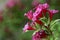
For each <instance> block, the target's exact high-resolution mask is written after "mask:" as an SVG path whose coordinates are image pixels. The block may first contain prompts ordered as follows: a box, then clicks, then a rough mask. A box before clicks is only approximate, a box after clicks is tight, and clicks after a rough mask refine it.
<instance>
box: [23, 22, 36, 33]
mask: <svg viewBox="0 0 60 40" xmlns="http://www.w3.org/2000/svg"><path fill="white" fill-rule="evenodd" d="M27 30H35V28H33V27H32V26H31V25H30V23H29V22H28V23H27V24H26V25H25V26H24V28H23V32H26V31H27Z"/></svg>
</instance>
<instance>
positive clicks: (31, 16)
mask: <svg viewBox="0 0 60 40" xmlns="http://www.w3.org/2000/svg"><path fill="white" fill-rule="evenodd" d="M24 16H27V17H28V19H30V20H32V18H33V12H32V10H30V11H28V12H27V13H25V14H24Z"/></svg>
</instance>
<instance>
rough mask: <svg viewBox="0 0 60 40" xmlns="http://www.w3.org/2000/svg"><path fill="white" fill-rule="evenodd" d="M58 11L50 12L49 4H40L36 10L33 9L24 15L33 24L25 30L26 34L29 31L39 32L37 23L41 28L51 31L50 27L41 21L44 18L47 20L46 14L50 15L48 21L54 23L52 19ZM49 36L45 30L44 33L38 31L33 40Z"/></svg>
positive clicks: (27, 25) (28, 24)
mask: <svg viewBox="0 0 60 40" xmlns="http://www.w3.org/2000/svg"><path fill="white" fill-rule="evenodd" d="M57 12H58V10H50V9H49V5H48V4H47V3H44V4H38V5H37V6H36V7H35V8H33V9H32V10H30V11H28V12H27V13H25V14H24V16H26V17H27V18H28V19H29V20H31V21H32V23H31V24H30V22H28V23H27V24H26V25H25V26H24V28H23V31H24V32H26V31H27V30H38V29H37V28H36V23H37V24H39V25H40V26H41V27H43V26H44V27H45V28H47V29H48V30H49V32H51V31H50V29H49V25H50V24H47V25H45V23H44V22H43V21H42V20H41V19H42V18H44V17H45V18H46V14H47V13H48V14H49V15H48V18H49V20H48V21H50V22H51V21H52V17H53V15H54V14H55V13H57ZM46 36H47V34H46V33H45V31H44V29H43V31H40V30H39V31H37V32H36V33H35V34H34V35H33V38H32V40H40V38H44V37H46Z"/></svg>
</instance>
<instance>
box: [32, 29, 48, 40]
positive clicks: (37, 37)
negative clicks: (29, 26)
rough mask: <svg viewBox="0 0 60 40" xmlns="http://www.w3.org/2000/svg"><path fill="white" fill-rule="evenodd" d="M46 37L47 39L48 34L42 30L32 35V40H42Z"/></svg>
mask: <svg viewBox="0 0 60 40" xmlns="http://www.w3.org/2000/svg"><path fill="white" fill-rule="evenodd" d="M46 37H47V33H46V32H45V31H44V30H40V31H38V32H35V34H33V35H32V40H42V38H46Z"/></svg>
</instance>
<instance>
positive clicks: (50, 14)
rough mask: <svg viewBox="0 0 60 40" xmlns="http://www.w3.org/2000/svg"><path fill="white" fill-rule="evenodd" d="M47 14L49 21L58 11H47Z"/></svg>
mask: <svg viewBox="0 0 60 40" xmlns="http://www.w3.org/2000/svg"><path fill="white" fill-rule="evenodd" d="M48 12H49V17H50V21H51V20H52V17H53V15H54V14H55V13H58V12H59V11H58V10H48Z"/></svg>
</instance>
